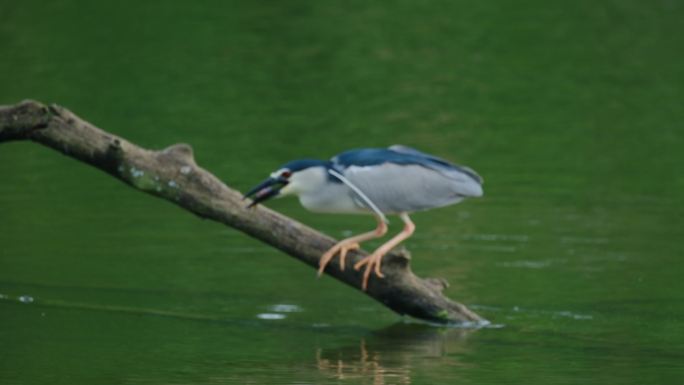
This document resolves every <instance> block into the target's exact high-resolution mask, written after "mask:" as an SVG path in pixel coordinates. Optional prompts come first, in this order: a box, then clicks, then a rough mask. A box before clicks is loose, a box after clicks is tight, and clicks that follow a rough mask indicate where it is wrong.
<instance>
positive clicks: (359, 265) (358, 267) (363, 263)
mask: <svg viewBox="0 0 684 385" xmlns="http://www.w3.org/2000/svg"><path fill="white" fill-rule="evenodd" d="M368 262H370V257H366V258H364V259H362V260H360V261H358V262H356V264H355V265H354V270H356V271H359V270H360V269H361V267H363V265H366V264H368Z"/></svg>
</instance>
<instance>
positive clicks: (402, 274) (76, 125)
mask: <svg viewBox="0 0 684 385" xmlns="http://www.w3.org/2000/svg"><path fill="white" fill-rule="evenodd" d="M11 140H31V141H33V142H36V143H40V144H42V145H45V146H47V147H50V148H52V149H54V150H57V151H59V152H61V153H63V154H65V155H68V156H71V157H73V158H76V159H78V160H80V161H82V162H85V163H88V164H90V165H92V166H94V167H97V168H99V169H101V170H103V171H105V172H107V173H108V174H110V175H112V176H114V177H116V178H118V179H120V180H122V181H123V182H125V183H127V184H129V185H130V186H131V187H134V188H136V189H138V190H141V191H144V192H146V193H148V194H151V195H154V196H157V197H160V198H163V199H166V200H169V201H171V202H174V203H176V204H177V205H178V206H180V207H182V208H184V209H186V210H188V211H190V212H192V213H194V214H196V215H198V216H200V217H202V218H207V219H211V220H214V221H217V222H221V223H223V224H226V225H228V226H231V227H233V228H236V229H238V230H240V231H242V232H244V233H246V234H247V235H249V236H252V237H254V238H257V239H259V240H261V241H263V242H266V243H268V244H270V245H271V246H273V247H275V248H277V249H280V250H282V251H284V252H285V253H287V254H289V255H291V256H293V257H295V258H297V259H299V260H301V261H303V262H304V263H306V264H308V265H310V266H313V267H314V268H317V267H318V259H319V257H320V256H321V255H322V254H323V253H324V252H325V251H326V250H328V249H329V248H330V247H332V246H333V245H334V243H335V241H334V239H332V238H330V237H328V236H326V235H323V234H321V233H319V232H318V231H316V230H314V229H311V228H309V227H307V226H305V225H303V224H301V223H299V222H297V221H294V220H292V219H290V218H287V217H285V216H283V215H281V214H279V213H277V212H275V211H272V210H270V209H268V208H266V207H264V206H257V207H256V208H253V209H247V208H246V207H245V206H246V204H245V202H243V201H242V196H241V194H240V193H239V192H237V191H235V190H233V189H231V188H229V187H228V186H226V185H225V184H223V183H222V182H221V181H220V180H219V179H218V178H216V177H215V176H214V175H212V174H211V173H209V172H208V171H206V170H204V169H202V168H201V167H199V166H198V165H197V164H196V163H195V159H194V157H193V153H192V148H191V147H190V146H189V145H187V144H176V145H173V146H170V147H168V148H166V149H164V150H160V151H153V150H147V149H144V148H141V147H139V146H137V145H135V144H133V143H130V142H128V141H127V140H125V139H123V138H120V137H118V136H115V135H113V134H110V133H108V132H105V131H103V130H101V129H99V128H97V127H95V126H93V125H92V124H90V123H88V122H86V121H84V120H82V119H81V118H79V117H78V116H76V115H75V114H73V113H72V112H70V111H69V110H67V109H65V108H63V107H60V106H57V105H54V104H53V105H50V106H45V105H43V104H41V103H38V102H35V101H24V102H21V103H19V104H16V105H13V106H0V142H6V141H11ZM365 255H366V253H365V252H363V251H361V252H358V253H355V252H351V253H350V255H349V256H348V258H349V260H350V263H349V265H353V264H354V263H355V262H356V261H358V260H360V259H361V258H362V257H363V256H365ZM409 260H410V256H409V254H408V252H406V251H400V252H398V253H397V252H394V253H392V254H388V255H387V256H386V257H385V259H384V261H383V265H382V270H383V273H384V274H385V278H384V279H380V278H377V277H374V278H372V279H371V280H370V282H369V286H368V291H367V292H366V294H368V295H369V296H371V297H372V298H374V299H376V300H377V301H379V302H380V303H382V304H384V305H385V306H387V307H389V308H390V309H392V310H394V311H395V312H397V313H399V314H407V315H410V316H413V317H415V318H419V319H423V320H427V321H431V322H437V323H473V324H474V325H477V324H480V323H482V322H486V321H484V320H483V319H482V318H481V317H480V316H478V315H477V314H475V313H473V312H472V311H470V310H468V309H467V308H466V307H465V306H463V305H462V304H460V303H457V302H454V301H452V300H450V299H449V298H447V297H445V296H444V295H443V294H442V291H443V289H444V288H445V287H446V286H447V284H446V281H444V280H439V279H430V278H428V279H421V278H419V277H417V276H415V275H414V274H413V272H411V269H410V266H409ZM326 273H327V274H329V275H331V276H333V277H335V278H337V279H338V280H340V281H342V282H344V283H346V284H348V285H350V286H352V287H354V288H356V289H359V290H360V287H361V277H362V272H357V271H355V270H354V269H352V268H347V269H345V270H344V271H341V270H340V269H339V266H338V264H330V265H329V266H328V267H327V269H326Z"/></svg>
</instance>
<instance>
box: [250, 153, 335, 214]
mask: <svg viewBox="0 0 684 385" xmlns="http://www.w3.org/2000/svg"><path fill="white" fill-rule="evenodd" d="M329 167H330V162H326V161H322V160H316V159H300V160H294V161H292V162H288V163H285V164H284V165H282V166H281V167H280V168H279V169H278V170H276V171H274V172H272V173H271V175H270V176H269V177H268V178H266V179H265V180H263V181H262V182H261V183H259V184H258V185H256V186H254V187H253V188H252V189H251V190H249V191H248V192H247V193H246V194H245V196H244V197H245V198H252V203H250V204H249V205H248V206H247V207H252V206H255V205H256V204H258V203H260V202H263V201H266V200H268V199H271V198H273V197H281V196H286V195H292V194H299V193H302V192H305V191H310V190H312V189H318V188H319V187H320V186H321V184H323V183H325V182H326V180H327V178H328V174H327V169H328V168H329Z"/></svg>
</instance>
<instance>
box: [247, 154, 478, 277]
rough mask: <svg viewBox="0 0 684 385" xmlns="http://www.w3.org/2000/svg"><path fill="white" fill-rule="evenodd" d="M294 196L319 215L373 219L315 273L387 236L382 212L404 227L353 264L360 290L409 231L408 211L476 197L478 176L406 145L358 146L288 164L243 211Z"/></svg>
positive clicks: (333, 251)
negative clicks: (368, 228) (371, 225)
mask: <svg viewBox="0 0 684 385" xmlns="http://www.w3.org/2000/svg"><path fill="white" fill-rule="evenodd" d="M292 194H294V195H298V196H299V202H300V203H301V204H302V206H304V207H305V208H306V209H308V210H311V211H314V212H324V213H369V214H373V215H374V216H375V218H376V220H377V227H376V229H375V230H373V231H369V232H367V233H363V234H359V235H356V236H353V237H350V238H347V239H344V240H342V241H340V242H339V243H337V244H336V245H335V246H333V247H332V248H331V249H330V250H328V251H327V252H326V253H325V254H323V256H322V257H321V259H320V261H319V269H318V275H319V276H320V275H321V274H322V273H323V270H324V269H325V267H326V265H327V264H328V263H329V262H330V261H331V260H332V258H333V257H334V256H335V255H338V254H339V256H340V268H341V269H342V270H344V262H345V257H346V255H347V252H348V251H349V250H354V249H358V248H359V244H360V243H361V242H364V241H368V240H370V239H375V238H379V237H382V236H383V235H385V234H386V233H387V223H388V222H387V219H386V217H385V214H396V215H399V218H401V220H402V221H403V222H404V225H405V226H404V229H403V230H402V231H401V232H400V233H399V234H397V235H396V236H394V237H393V238H391V239H390V240H389V241H387V242H386V243H385V244H383V245H382V246H380V247H379V248H378V249H377V250H375V251H374V252H373V253H372V254H370V255H369V256H367V257H365V258H364V259H362V260H361V261H359V262H357V263H356V264H355V265H354V269H356V270H359V269H360V268H361V267H363V266H366V269H365V271H364V274H363V283H362V289H363V290H366V288H367V287H368V278H369V277H370V274H371V272H373V271H374V272H375V274H376V275H377V276H378V277H380V278H382V277H383V274H382V272H381V269H380V264H381V261H382V257H383V256H384V255H385V254H387V253H388V252H389V251H390V250H391V249H392V248H394V247H395V246H397V245H398V244H399V243H401V242H402V241H403V240H405V239H406V238H408V237H410V236H411V234H413V232H414V230H415V225H414V224H413V222H411V219H410V218H409V213H413V212H415V211H422V210H428V209H433V208H436V207H443V206H447V205H451V204H454V203H458V202H460V201H462V200H463V199H465V198H469V197H479V196H482V178H481V177H480V176H479V175H478V174H477V173H476V172H475V171H473V170H472V169H470V168H468V167H465V166H459V165H455V164H453V163H450V162H448V161H446V160H444V159H441V158H438V157H436V156H433V155H430V154H426V153H424V152H420V151H418V150H415V149H413V148H410V147H406V146H400V145H395V146H391V147H389V148H364V149H356V150H350V151H346V152H343V153H341V154H339V155H337V156H335V157H333V158H332V159H331V160H316V159H300V160H294V161H292V162H288V163H286V164H284V165H283V166H282V167H280V168H279V169H278V170H277V171H275V172H273V173H272V174H271V176H270V177H268V178H267V179H266V180H264V181H263V182H261V183H260V184H259V185H257V186H256V187H254V188H253V189H251V190H250V191H249V192H247V194H245V197H252V198H253V201H252V203H250V205H249V207H252V206H254V205H256V204H257V203H259V202H263V201H265V200H267V199H269V198H272V197H276V196H286V195H292Z"/></svg>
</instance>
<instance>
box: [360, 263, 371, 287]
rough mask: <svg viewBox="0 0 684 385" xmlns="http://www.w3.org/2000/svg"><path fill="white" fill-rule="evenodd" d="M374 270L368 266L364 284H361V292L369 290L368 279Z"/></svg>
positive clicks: (364, 275) (364, 273) (364, 274)
mask: <svg viewBox="0 0 684 385" xmlns="http://www.w3.org/2000/svg"><path fill="white" fill-rule="evenodd" d="M371 270H372V266H371V265H368V266H366V271H364V272H363V282H362V283H361V290H363V291H366V289H368V279H369V278H370V272H371Z"/></svg>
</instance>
